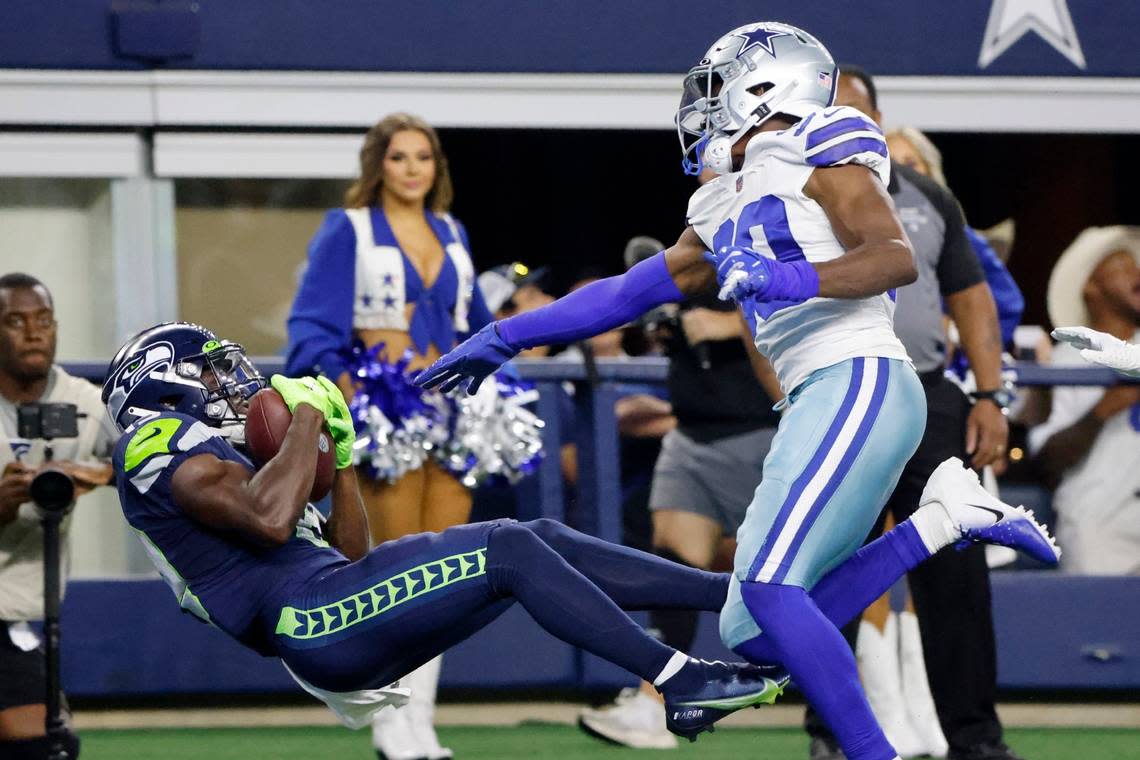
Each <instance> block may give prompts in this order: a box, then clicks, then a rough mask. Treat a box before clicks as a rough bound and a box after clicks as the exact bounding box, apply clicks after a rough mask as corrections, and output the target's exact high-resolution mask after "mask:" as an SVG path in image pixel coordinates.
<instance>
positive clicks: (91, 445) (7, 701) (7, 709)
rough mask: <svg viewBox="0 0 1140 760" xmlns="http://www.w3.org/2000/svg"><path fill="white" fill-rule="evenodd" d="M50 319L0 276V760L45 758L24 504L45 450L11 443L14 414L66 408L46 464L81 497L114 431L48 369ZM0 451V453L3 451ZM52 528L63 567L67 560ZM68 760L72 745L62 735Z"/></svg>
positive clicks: (55, 369) (88, 388)
mask: <svg viewBox="0 0 1140 760" xmlns="http://www.w3.org/2000/svg"><path fill="white" fill-rule="evenodd" d="M56 329H57V325H56V321H55V310H54V306H53V303H52V298H51V293H49V292H48V290H47V288H46V287H44V284H43V283H41V282H40V281H39V280H37V279H35V278H34V277H31V276H30V275H26V274H20V273H10V274H5V275H3V276H0V470H2V471H3V474H2V475H0V757H3V758H14V759H17V760H18V759H20V758H42V757H47V756H48V739H47V737H46V736H45V735H44V719H45V715H46V706H45V705H44V695H45V693H46V691H45V689H46V680H45V678H46V675H45V671H44V654H43V650H42V649H41V648H40V638H39V634H38V633H36V630H35V628H33V627H32V626H30V625H29V621H37V620H42V619H43V614H44V613H43V610H44V595H43V592H44V581H43V546H44V539H43V529H42V528H41V525H40V519H39V516H38V515H37V514H36V508H35V505H34V504H32V502H31V498H30V497H29V495H28V487H29V486H30V485H31V482H32V478H34V477H35V476H36V474H37V473H38V472H39V471H40V469H41V468H42V467H43V464H44V461H45V459H46V456H45V454H46V452H45V448H46V447H45V442H44V441H42V440H35V441H32V440H27V439H24V438H20V437H19V436H18V433H19V427H18V424H17V419H18V412H17V408H18V407H19V406H20V405H21V404H29V403H37V402H45V403H68V404H75V405H76V407H77V410H78V412H79V413H80V414H81V415H82V417H81V418H80V420H79V424H78V429H79V435H78V436H77V437H75V438H58V439H56V440H53V441H52V442H51V447H52V455H53V456H52V459H51V464H52V467H54V468H55V469H60V470H63V471H65V472H66V473H67V474H68V475H70V476H71V478H72V479H73V480H74V481H75V485H76V493H77V494H83V493H86V492H87V491H90V490H91V489H92V488H95V487H96V486H99V485H104V484H106V483H107V482H109V481H110V479H111V465H110V461H109V460H110V454H111V447H112V446H113V445H114V441H115V437H116V431H115V429H114V427H112V425H111V420H110V418H108V417H107V413H106V412H105V411H104V409H103V402H102V401H101V400H100V398H99V389H98V388H96V387H95V386H94V385H92V384H91V383H89V382H87V381H86V380H83V379H81V378H75V377H72V376H70V375H68V374H67V373H66V372H64V370H63V369H62V368H61V367H60V366H59V365H57V364H56V363H55V347H56ZM4 444H6V445H4ZM69 525H70V519H65V520H64V522H63V525H62V531H63V533H62V537H63V539H64V542H63V564H64V567H65V568H66V566H67V560H68V543H67V540H66V538H67V531H68V526H69ZM66 745H67V746H66V751H67V756H68V757H69V758H74V757H76V756H77V755H78V752H79V739H78V738H77V737H76V736H75V735H74V734H71V733H68V734H67V738H66Z"/></svg>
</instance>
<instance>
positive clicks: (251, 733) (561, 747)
mask: <svg viewBox="0 0 1140 760" xmlns="http://www.w3.org/2000/svg"><path fill="white" fill-rule="evenodd" d="M439 735H440V738H441V739H442V741H443V743H444V744H445V745H447V746H449V747H451V748H452V749H454V750H455V756H456V758H458V760H509V759H510V758H526V759H527V760H531V759H532V758H556V759H557V760H586V758H618V757H622V756H625V757H635V758H637V759H638V760H642V759H643V758H644V759H646V760H648V759H649V758H678V759H680V758H700V759H701V760H719V759H720V758H724V760H728V759H729V758H731V760H743V758H757V759H758V760H806V758H807V740H806V739H805V738H804V736H803V734H802V733H800V732H799V731H797V730H795V729H732V728H729V729H723V730H721V731H718V732H716V733H715V734H711V735H710V734H705V735H703V736H702V737H701V738H700V740H699V741H697V742H696V743H695V744H689V743H688V742H685V743H684V746H682V747H681V750H680V751H679V752H672V751H669V752H658V751H639V752H636V753H630V751H629V750H622V749H619V748H616V747H611V746H608V745H605V744H602V743H600V742H598V741H596V740H593V739H590V738H589V737H587V736H585V735H583V734H581V733H580V732H579V731H578V730H577V729H575V728H571V727H569V726H562V725H551V724H541V723H535V724H524V725H523V726H520V727H512V728H506V727H502V728H500V727H487V726H480V727H469V728H468V727H462V728H456V727H445V728H441V729H440V730H439ZM82 736H83V752H82V756H83V760H151V759H152V758H153V760H262V759H263V758H298V760H300V759H302V758H303V759H304V760H317V759H318V758H321V759H323V758H336V759H337V760H352V759H353V758H361V760H369V759H370V758H374V757H375V756H374V755H373V754H372V753H371V747H370V745H369V736H368V732H367V731H356V732H352V731H347V730H344V729H338V728H249V729H237V728H234V729H194V730H189V729H187V730H173V729H171V730H167V729H151V730H136V731H86V732H84V733H83V734H82ZM1007 740H1008V742H1009V744H1010V745H1011V746H1012V747H1013V748H1014V749H1016V750H1017V751H1018V752H1019V753H1020V754H1022V755H1024V756H1025V757H1026V758H1027V759H1028V760H1135V759H1136V758H1140V729H1137V730H1128V729H1095V730H1094V729H1088V730H1085V729H1061V728H1054V729H1018V730H1011V731H1009V732H1008V734H1007Z"/></svg>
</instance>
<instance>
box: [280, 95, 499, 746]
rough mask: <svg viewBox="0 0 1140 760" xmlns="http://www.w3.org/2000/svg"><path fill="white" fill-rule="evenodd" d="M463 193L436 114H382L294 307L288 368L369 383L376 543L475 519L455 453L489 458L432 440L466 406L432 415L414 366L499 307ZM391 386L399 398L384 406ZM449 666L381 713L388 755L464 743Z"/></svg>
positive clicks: (366, 405) (362, 406)
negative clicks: (491, 299) (491, 300)
mask: <svg viewBox="0 0 1140 760" xmlns="http://www.w3.org/2000/svg"><path fill="white" fill-rule="evenodd" d="M452 194H453V193H452V185H451V177H450V174H449V173H448V167H447V158H446V156H445V155H444V153H443V149H442V147H441V146H440V142H439V137H438V136H437V134H436V132H435V130H434V129H432V127H431V126H430V125H429V124H427V123H426V122H424V121H423V120H422V119H419V118H417V117H414V116H410V115H408V114H400V113H397V114H392V115H390V116H387V117H386V118H384V119H383V120H381V121H380V122H379V123H377V124H376V125H375V126H373V127H372V129H370V130H369V132H368V134H367V136H366V137H365V139H364V146H363V148H362V149H361V151H360V177H359V178H358V179H357V180H356V182H355V183H353V185H352V186H351V187H350V188H349V190H348V192H347V193H346V194H345V207H344V208H343V209H335V210H333V211H330V212H329V213H328V215H327V216H326V218H325V221H324V224H323V225H322V226H321V228H320V230H318V231H317V234H316V235H315V236H314V237H313V239H312V241H311V242H310V244H309V262H308V266H307V268H306V270H305V274H304V278H303V279H302V282H301V287H300V289H299V290H298V292H297V297H296V300H295V301H294V302H293V310H292V313H291V315H290V317H289V348H288V359H287V364H286V372H287V373H288V374H290V375H293V376H298V375H304V374H312V373H316V372H320V373H323V374H325V375H327V376H328V377H329V378H331V379H333V380H334V381H336V383H337V385H338V386H339V387H340V389H341V391H342V392H343V393H344V395H345V398H346V399H348V400H349V401H350V402H352V401H353V400H354V398H355V397H356V394H357V390H358V386H359V389H360V391H361V394H360V397H361V399H362V400H359V401H357V402H355V403H353V405H352V408H353V413H354V416H355V418H356V420H357V433H358V434H360V435H361V436H362V437H367V438H368V439H369V441H370V443H369V445H368V446H367V447H361V448H359V449H358V451H360V452H368V453H369V455H368V456H366V457H364V458H362V460H361V461H359V462H358V468H359V470H360V474H361V475H362V477H361V478H360V490H361V492H362V494H363V497H364V503H365V507H366V509H367V512H368V522H369V528H370V532H371V534H372V535H371V538H372V543H373V545H378V544H380V543H382V542H384V541H389V540H392V539H396V538H399V537H401V536H405V535H409V534H413V533H420V532H424V531H440V530H443V529H444V528H447V527H450V526H453V525H460V524H463V523H465V522H467V520H468V517H469V515H470V511H471V494H470V491H469V490H468V488H467V487H465V486H464V485H463V483H462V481H461V478H463V477H464V476H465V475H466V474H467V472H456V471H454V469H452V468H451V466H450V465H451V464H453V462H454V461H462V462H463V463H464V465H467V464H468V462H470V464H471V465H472V466H478V464H479V463H478V462H477V461H474V460H475V459H476V457H475V456H472V457H470V458H468V457H466V456H455V457H452V456H450V455H453V454H456V453H457V452H455V450H454V448H453V447H452V446H449V445H444V444H445V443H447V442H446V441H444V440H430V441H429V440H427V436H429V435H436V434H435V433H433V432H431V431H433V430H435V431H447V430H449V429H454V428H455V425H454V419H442V420H438V424H429V423H428V422H425V420H431V419H435V414H436V412H434V411H433V409H434V408H435V406H434V405H433V404H431V399H425V398H423V397H422V396H423V394H422V392H421V391H420V390H419V389H416V388H415V387H414V386H412V384H411V381H410V379H409V373H413V372H414V371H416V370H418V369H421V368H423V367H426V366H427V365H428V364H430V363H431V362H432V361H433V360H434V359H435V358H436V357H438V356H440V355H441V354H442V353H445V352H447V351H449V350H450V349H451V348H453V347H454V346H455V345H456V342H457V338H458V337H461V336H464V335H466V334H467V333H469V332H472V331H474V330H478V329H479V328H480V327H482V326H483V325H485V324H487V323H488V322H490V321H491V313H490V311H489V310H488V309H487V306H486V304H485V303H484V301H483V296H482V294H481V293H480V291H479V288H478V286H477V285H476V283H475V274H474V267H473V264H472V261H471V255H470V253H469V252H468V251H469V246H468V242H467V234H466V232H465V231H464V229H463V227H462V226H461V225H460V224H459V222H458V221H456V220H455V219H454V218H453V217H452V216H451V215H450V214H449V213H448V209H449V207H450V206H451V200H452ZM391 398H395V399H399V400H400V401H399V403H396V404H392V405H391V407H390V408H388V409H387V410H385V409H384V408H381V406H380V405H381V404H383V403H384V401H383V399H391ZM439 406H441V407H444V406H447V404H446V403H445V402H441V403H440V404H439ZM385 411H387V414H385ZM440 414H443V413H442V412H440ZM447 414H448V415H450V414H452V412H451V411H449V412H447ZM389 415H391V416H392V417H395V419H388V416H389ZM380 420H383V421H384V422H389V423H391V426H394V427H395V431H392V430H390V429H389V427H390V426H385V425H383V424H381V423H379V422H378V421H380ZM441 434H442V436H443V437H444V438H446V432H442V433H441ZM428 451H430V452H431V455H429V454H428ZM439 667H440V661H439V659H438V658H437V659H435V660H432V661H431V662H429V663H427V664H426V665H424V666H423V667H422V668H420V669H418V670H417V671H416V672H415V673H412V674H409V675H408V676H407V677H406V678H404V679H401V680H402V681H403V682H404V684H405V685H406V686H409V687H410V688H411V689H412V693H413V697H412V702H411V703H410V704H409V706H408V707H407V708H406V709H402V710H391V711H386V712H382V713H380V714H379V715H378V716H377V720H376V723H375V724H374V731H373V739H374V743H375V745H376V748H377V749H378V750H379V751H380V752H382V753H383V754H384V755H386V756H387V758H388V760H412V759H413V758H422V757H426V758H430V759H431V760H439V759H440V758H447V757H451V752H450V750H448V749H446V748H443V747H441V746H440V745H439V742H438V740H437V738H436V735H435V730H434V729H433V727H432V715H433V713H434V702H435V690H436V683H437V682H438V679H439Z"/></svg>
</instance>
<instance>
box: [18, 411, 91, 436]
mask: <svg viewBox="0 0 1140 760" xmlns="http://www.w3.org/2000/svg"><path fill="white" fill-rule="evenodd" d="M78 409H79V408H78V407H77V406H76V405H75V404H61V403H48V404H20V406H19V407H18V408H17V411H16V414H17V421H16V429H17V431H18V432H17V433H16V434H17V435H18V436H19V437H21V438H26V439H28V440H37V439H38V440H46V441H50V440H53V439H56V438H75V437H76V436H78V435H79V411H78Z"/></svg>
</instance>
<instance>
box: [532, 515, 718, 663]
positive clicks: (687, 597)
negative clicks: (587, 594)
mask: <svg viewBox="0 0 1140 760" xmlns="http://www.w3.org/2000/svg"><path fill="white" fill-rule="evenodd" d="M520 525H521V526H522V527H524V528H527V529H529V530H530V531H531V532H533V533H534V534H535V535H536V536H538V537H539V538H541V539H542V540H543V542H544V543H546V544H547V545H548V546H549V547H550V548H551V549H553V550H554V551H555V552H557V553H558V555H559V556H560V557H562V558H563V559H564V560H566V561H567V562H568V563H570V565H571V566H572V567H573V568H575V569H576V570H577V571H578V572H580V573H582V574H583V575H585V576H586V577H587V578H589V579H590V580H591V581H592V582H593V583H594V584H595V585H597V586H598V588H600V589H601V590H602V591H604V592H605V594H606V596H608V597H609V598H610V599H613V600H614V602H615V603H617V605H618V606H619V607H621V608H622V609H623V610H655V609H684V610H711V611H713V612H719V611H720V609H721V607H723V606H724V600H725V597H726V596H727V595H728V578H729V576H728V573H710V572H708V571H706V570H698V569H697V568H695V567H690V566H688V565H685V564H681V563H680V562H676V561H675V562H671V561H669V559H663V558H662V557H657V556H654V555H652V554H649V553H648V552H643V551H638V550H637V549H630V548H629V547H628V546H619V545H617V544H611V543H610V542H608V541H602V540H601V539H598V538H594V537H593V536H587V535H586V534H585V533H579V532H578V531H576V530H573V529H572V528H568V527H566V526H565V525H563V524H562V523H560V522H557V521H555V520H547V519H542V520H532V521H530V522H525V523H520ZM677 559H678V560H679V559H680V558H679V557H678V558H677ZM690 641H691V640H690ZM679 648H680V647H679Z"/></svg>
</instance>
